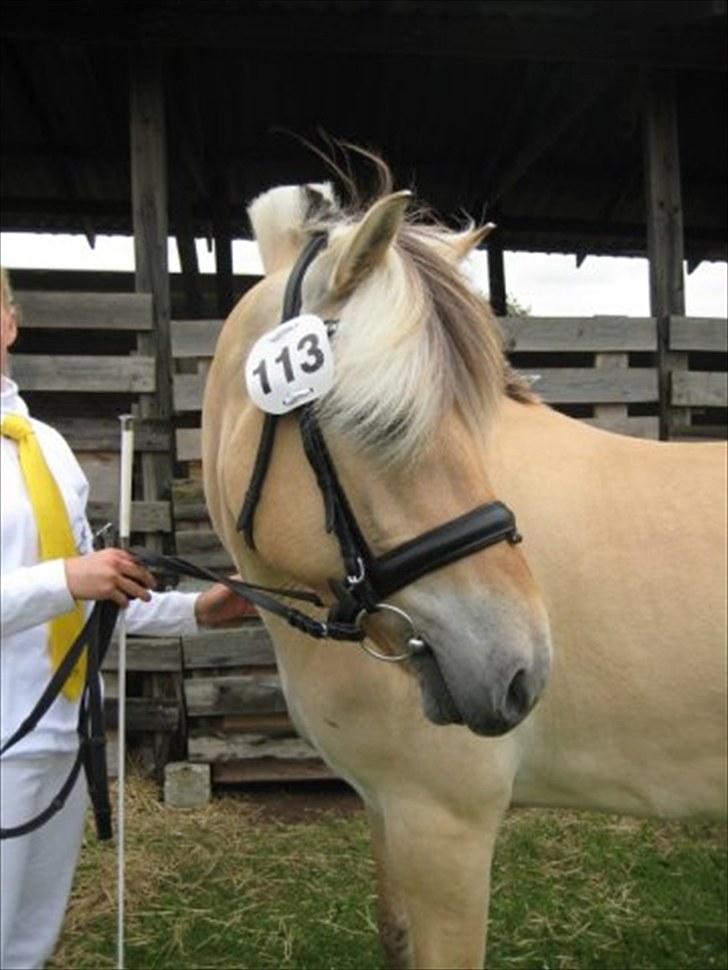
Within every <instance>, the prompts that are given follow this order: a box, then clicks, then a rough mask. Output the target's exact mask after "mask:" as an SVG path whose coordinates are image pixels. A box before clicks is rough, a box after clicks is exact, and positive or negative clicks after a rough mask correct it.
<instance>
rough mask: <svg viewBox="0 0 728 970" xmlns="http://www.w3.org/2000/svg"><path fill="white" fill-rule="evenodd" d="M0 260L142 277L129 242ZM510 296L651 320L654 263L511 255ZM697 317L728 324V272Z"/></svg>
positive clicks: (690, 297)
mask: <svg viewBox="0 0 728 970" xmlns="http://www.w3.org/2000/svg"><path fill="white" fill-rule="evenodd" d="M197 253H198V261H199V265H200V271H201V272H203V273H213V272H214V269H215V261H214V253H212V252H208V250H207V245H206V243H205V241H204V240H197ZM0 258H1V259H2V263H3V265H4V266H6V267H7V268H8V269H9V270H10V271H11V275H12V270H13V269H21V268H22V269H80V270H100V269H105V270H127V271H132V270H133V269H134V248H133V241H132V239H131V238H130V237H128V236H99V237H97V240H96V245H95V247H94V248H93V249H92V248H91V246H90V245H89V243H88V242H87V240H86V238H85V237H84V236H80V235H44V234H33V233H2V234H0ZM169 266H170V270H171V271H172V272H178V271H179V259H178V256H177V249H176V246H175V245H174V243H173V242H172V241H170V245H169ZM233 270H234V272H235V273H260V272H262V267H261V264H260V257H259V255H258V251H257V246H256V245H255V243H253V242H247V241H245V240H235V241H234V242H233ZM470 274H471V276H473V278H474V280H475V281H476V282H477V284H478V285H479V287H481V288H482V289H484V290H485V291H486V292H487V279H488V271H487V265H486V257H485V254H484V253H482V252H480V253H477V254H476V256H475V259H474V260H473V262H472V263H471V266H470ZM505 277H506V289H507V292H508V295H509V297H510V298H513V299H515V300H517V301H518V303H519V304H521V306H523V307H525V308H527V309H529V310H530V312H531V313H532V314H533V315H534V316H575V317H578V316H592V315H595V314H608V315H616V314H627V315H630V316H649V287H648V276H647V261H646V260H645V259H628V258H622V257H612V256H588V257H587V258H586V260H585V261H584V262H583V263H582V265H581V267H579V268H578V269H577V268H576V262H575V259H574V257H573V256H559V255H547V254H545V253H511V252H506V253H505ZM685 294H686V312H687V314H688V315H689V316H698V317H700V316H705V317H726V316H728V265H727V264H726V263H708V262H704V263H701V264H700V266H699V267H698V268H697V269H696V270H695V271H694V272H693V273H691V274H690V275H687V274H686V277H685Z"/></svg>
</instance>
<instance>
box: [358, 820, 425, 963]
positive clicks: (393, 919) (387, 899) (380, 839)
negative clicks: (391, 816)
mask: <svg viewBox="0 0 728 970" xmlns="http://www.w3.org/2000/svg"><path fill="white" fill-rule="evenodd" d="M367 811H368V815H369V825H370V828H371V833H372V850H373V853H374V862H375V865H376V875H377V923H378V926H379V942H380V944H381V947H382V951H383V953H384V961H385V965H386V966H387V968H388V970H409V968H411V967H412V966H414V964H413V960H412V945H411V943H410V934H409V928H408V924H407V913H406V911H405V908H404V903H403V901H402V896H401V893H400V890H399V887H398V886H397V884H396V879H395V876H394V871H393V868H392V866H391V865H390V864H389V862H388V859H387V841H386V833H385V826H384V819H383V817H382V816H381V815H380V814H379V812H377V811H376V809H374V808H372V807H371V806H367Z"/></svg>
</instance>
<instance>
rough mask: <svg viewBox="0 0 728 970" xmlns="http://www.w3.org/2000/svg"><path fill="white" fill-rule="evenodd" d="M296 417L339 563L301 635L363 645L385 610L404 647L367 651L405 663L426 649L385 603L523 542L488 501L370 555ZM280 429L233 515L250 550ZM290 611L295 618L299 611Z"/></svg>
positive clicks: (311, 433)
mask: <svg viewBox="0 0 728 970" xmlns="http://www.w3.org/2000/svg"><path fill="white" fill-rule="evenodd" d="M326 244H327V237H326V235H325V234H317V235H315V236H313V237H312V239H311V240H310V241H309V242H308V244H307V245H306V246H305V248H304V249H303V251H302V253H301V255H300V256H299V258H298V260H297V262H296V264H295V265H294V267H293V270H292V271H291V274H290V276H289V278H288V282H287V284H286V290H285V294H284V299H283V314H282V320H281V322H283V323H285V322H286V321H288V320H290V319H292V318H293V317H296V316H297V315H298V314H299V313H300V312H301V304H302V295H301V287H302V284H303V279H304V277H305V275H306V271H307V270H308V268H309V267H310V266H311V264H312V263H313V261H314V259H315V258H316V256H317V255H318V254H319V253H320V252H321V250H322V249H323V248H324V247H325V246H326ZM327 326H328V327H329V329H330V331H332V332H335V327H336V321H327ZM293 413H294V415H295V416H296V417H297V419H298V428H299V432H300V434H301V441H302V443H303V448H304V451H305V454H306V457H307V458H308V461H309V464H310V465H311V468H312V469H313V471H314V474H315V475H316V481H317V483H318V486H319V489H320V491H321V495H322V498H323V504H324V509H325V514H326V531H327V532H328V533H330V534H331V533H333V535H335V536H336V539H337V541H338V544H339V550H340V552H341V558H342V560H343V563H344V578H343V579H341V580H330V586H331V590H332V592H333V593H334V596H335V597H336V602H335V603H334V604H333V605H332V606H331V607H330V609H329V613H328V617H327V619H326V621H325V622H323V621H317V620H313V618H311V617H307V618H306V619H307V620H309V621H310V622H311V624H314V628H313V629H311V628H309V629H305V631H304V632H307V633H310V634H312V635H313V636H318V637H327V638H330V639H339V640H363V639H364V631H363V629H362V621H363V619H364V618H365V617H366V616H367V615H368V614H371V613H377V612H379V611H380V610H387V611H389V612H392V613H395V614H397V615H398V616H399V617H400V618H401V619H403V620H404V621H405V623H407V624H408V626H409V635H408V637H407V648H408V649H407V651H405V652H403V653H401V654H396V655H389V654H380V653H378V652H375V651H373V650H371V649H370V652H373V653H374V654H375V656H377V657H379V658H380V659H383V660H404V659H407V657H409V656H411V655H412V654H413V653H414V652H416V651H417V650H420V649H423V648H424V647H425V646H426V644H425V643H424V641H423V640H422V638H421V637H420V636H419V635H418V633H417V631H416V629H415V626H414V623H413V622H412V620H411V618H410V617H409V616H408V615H407V614H406V613H404V611H403V610H401V609H399V608H398V607H395V606H392V605H391V604H388V603H386V602H385V600H386V599H387V598H388V597H389V596H391V595H392V594H393V593H396V592H397V591H398V590H401V589H403V588H404V587H405V586H409V585H410V583H413V582H415V581H416V580H418V579H420V578H421V577H422V576H425V575H427V574H428V573H431V572H434V571H435V570H436V569H440V568H442V567H443V566H447V565H448V564H450V563H452V562H456V561H457V560H459V559H463V558H464V557H465V556H470V555H472V554H473V553H475V552H478V551H480V550H481V549H485V548H487V547H488V546H492V545H495V544H496V543H498V542H502V541H503V540H507V541H508V542H510V543H516V542H519V541H520V538H521V537H520V535H519V534H518V531H517V529H516V520H515V516H514V515H513V513H512V512H511V510H510V509H509V508H508V507H507V506H506V505H504V504H503V502H497V501H496V502H488V503H486V504H484V505H479V506H478V507H477V508H474V509H472V510H471V511H470V512H466V513H465V514H464V515H461V516H459V517H458V518H456V519H451V520H450V521H449V522H446V523H445V524H444V525H441V526H438V527H437V528H435V529H432V530H430V531H429V532H425V533H423V534H422V535H419V536H417V537H416V538H414V539H410V540H409V541H408V542H405V543H403V544H402V545H400V546H397V547H396V548H395V549H392V550H391V551H390V552H387V553H385V554H384V555H383V556H375V555H374V554H373V553H372V551H371V549H370V548H369V545H368V544H367V541H366V539H365V538H364V536H363V534H362V531H361V529H360V528H359V525H358V523H357V521H356V517H355V516H354V513H353V512H352V509H351V506H350V504H349V502H348V500H347V497H346V493H345V492H344V489H343V488H342V486H341V483H340V482H339V479H338V476H337V474H336V468H335V466H334V463H333V461H332V458H331V455H330V453H329V450H328V448H327V447H326V441H325V439H324V436H323V434H322V432H321V428H320V427H319V423H318V420H317V418H316V412H315V410H314V405H313V404H312V403H311V404H305V405H303V406H301V407H299V408H298V409H297V410H296V411H294V412H293ZM277 423H278V416H277V415H272V414H266V415H265V419H264V423H263V430H262V433H261V437H260V442H259V445H258V452H257V455H256V459H255V465H254V468H253V474H252V476H251V480H250V484H249V486H248V490H247V493H246V495H245V499H244V502H243V507H242V509H241V511H240V515H239V517H238V522H237V527H238V530H239V531H240V532H242V533H243V536H244V537H245V541H246V543H247V545H248V546H249V547H250V548H251V549H254V548H255V539H254V534H253V521H254V517H255V510H256V507H257V505H258V502H259V500H260V496H261V494H262V490H263V485H264V483H265V478H266V473H267V471H268V467H269V464H270V458H271V454H272V451H273V443H274V440H275V432H276V428H277ZM281 592H282V591H281ZM284 595H286V594H284ZM292 612H293V613H296V614H297V611H292ZM304 616H305V615H304ZM289 622H291V625H293V626H298V627H299V628H304V627H305V626H306V624H305V623H303V624H301V623H300V621H299V622H295V621H292V620H291V618H290V617H289Z"/></svg>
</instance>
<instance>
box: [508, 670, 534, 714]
mask: <svg viewBox="0 0 728 970" xmlns="http://www.w3.org/2000/svg"><path fill="white" fill-rule="evenodd" d="M530 703H531V697H530V694H529V691H528V684H527V675H526V671H525V670H524V669H523V668H521V669H520V670H519V671H517V673H516V674H515V676H514V677H513V680H511V682H510V684H509V686H508V691H507V693H506V701H505V710H504V712H503V713H504V714H505V716H506V717H507V718H508V719H509V720H514V721H515V720H517V719H518V720H520V718H522V717H523V715H524V714H525V713H526V711H527V710H528V708H529V706H530Z"/></svg>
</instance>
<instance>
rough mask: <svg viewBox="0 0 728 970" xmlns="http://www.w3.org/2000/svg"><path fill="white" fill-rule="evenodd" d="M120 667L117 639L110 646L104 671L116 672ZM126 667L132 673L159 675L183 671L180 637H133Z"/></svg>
mask: <svg viewBox="0 0 728 970" xmlns="http://www.w3.org/2000/svg"><path fill="white" fill-rule="evenodd" d="M118 666H119V644H118V640H117V638H116V637H115V638H114V639H113V640H112V641H111V643H110V644H109V650H108V653H107V654H106V657H105V658H104V662H103V664H102V670H104V671H115V670H117V669H118ZM126 667H127V670H129V671H132V672H137V671H140V672H142V673H149V672H153V673H157V672H165V671H172V672H177V673H179V672H180V671H181V670H182V646H181V643H180V640H179V637H133V636H130V637H129V638H128V640H127V642H126Z"/></svg>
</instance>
